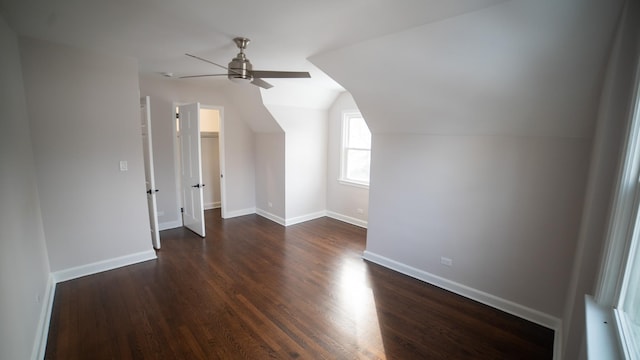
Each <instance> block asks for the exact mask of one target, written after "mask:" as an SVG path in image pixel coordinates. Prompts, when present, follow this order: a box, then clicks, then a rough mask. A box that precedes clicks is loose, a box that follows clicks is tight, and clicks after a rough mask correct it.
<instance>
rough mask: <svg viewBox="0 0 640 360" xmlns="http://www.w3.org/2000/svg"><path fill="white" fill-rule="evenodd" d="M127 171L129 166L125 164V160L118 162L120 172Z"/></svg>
mask: <svg viewBox="0 0 640 360" xmlns="http://www.w3.org/2000/svg"><path fill="white" fill-rule="evenodd" d="M127 170H129V164H127V161H126V160H120V171H127Z"/></svg>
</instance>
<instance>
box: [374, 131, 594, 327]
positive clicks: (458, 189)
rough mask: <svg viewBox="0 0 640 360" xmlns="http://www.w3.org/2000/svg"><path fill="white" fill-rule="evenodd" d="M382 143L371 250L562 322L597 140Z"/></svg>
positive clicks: (388, 138) (390, 139)
mask: <svg viewBox="0 0 640 360" xmlns="http://www.w3.org/2000/svg"><path fill="white" fill-rule="evenodd" d="M373 142H374V144H375V150H376V151H377V152H376V156H374V158H373V161H372V165H371V176H372V179H374V180H375V182H373V183H372V191H371V194H370V211H369V231H368V237H367V251H369V252H372V253H374V254H380V255H382V256H385V257H387V258H389V259H392V260H395V261H398V262H401V263H403V264H406V265H408V266H412V267H414V268H417V269H420V270H423V271H426V272H428V273H430V274H434V275H436V276H440V277H443V278H446V279H448V280H451V281H454V282H456V283H459V284H463V285H466V286H468V287H471V288H473V289H477V290H480V291H483V292H486V293H489V294H492V295H494V296H497V297H499V298H502V299H506V300H510V301H513V302H515V303H517V304H521V305H524V306H527V307H529V308H532V309H537V310H538V311H542V312H544V313H547V314H551V315H553V316H556V317H559V316H560V314H561V312H562V300H563V298H564V293H565V290H566V286H567V282H568V280H569V274H570V268H571V262H570V261H569V260H570V259H571V258H572V256H573V251H574V246H575V238H576V237H577V231H578V224H579V221H580V214H581V213H580V210H581V206H582V197H583V193H584V178H585V177H586V174H587V166H588V158H589V151H588V150H589V147H590V141H589V140H586V139H566V138H539V137H519V138H514V137H501V136H466V137H462V136H441V135H435V136H433V135H418V134H416V135H398V134H374V139H373ZM442 256H444V257H446V258H449V259H452V260H453V266H445V265H442V264H441V263H440V258H441V257H442Z"/></svg>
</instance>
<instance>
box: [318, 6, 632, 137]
mask: <svg viewBox="0 0 640 360" xmlns="http://www.w3.org/2000/svg"><path fill="white" fill-rule="evenodd" d="M621 6H622V1H620V0H613V1H598V0H539V1H538V0H537V1H525V0H522V1H517V0H514V1H509V2H505V3H502V4H499V5H496V6H492V7H489V8H485V9H482V10H479V11H475V12H470V13H465V14H462V15H459V16H455V17H451V18H447V19H444V20H442V21H439V22H433V23H429V24H426V25H423V26H419V27H415V28H411V29H408V30H405V31H402V32H397V33H394V34H391V35H387V36H383V37H379V38H376V39H372V40H369V41H364V42H360V43H357V44H354V45H351V46H346V47H343V48H341V49H337V50H334V51H329V52H326V53H323V54H319V55H316V56H314V57H312V58H311V59H310V60H311V61H312V62H313V63H314V64H316V65H317V66H319V67H320V68H321V69H322V70H324V71H325V72H327V73H328V74H329V75H330V76H331V77H333V78H334V79H336V80H337V81H338V82H340V84H342V85H343V86H344V87H345V88H347V89H348V90H349V91H350V92H351V93H352V94H353V96H354V98H355V99H356V101H357V102H358V105H359V106H360V108H361V109H362V110H363V111H364V112H365V117H366V118H367V122H368V123H369V126H370V128H371V129H372V131H373V132H396V133H402V132H421V133H435V134H452V133H455V134H518V135H546V136H567V137H585V136H586V137H588V136H591V134H592V133H593V126H594V121H595V111H596V109H597V103H598V98H599V93H600V85H601V81H602V78H603V72H604V67H605V64H606V60H607V56H608V51H609V46H610V44H611V40H612V37H613V34H614V31H615V24H616V22H617V19H618V16H619V13H620V10H621Z"/></svg>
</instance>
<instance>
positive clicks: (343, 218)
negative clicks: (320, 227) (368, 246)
mask: <svg viewBox="0 0 640 360" xmlns="http://www.w3.org/2000/svg"><path fill="white" fill-rule="evenodd" d="M327 216H328V217H330V218H332V219H336V220H340V221H342V222H346V223H348V224H351V225H355V226H359V227H361V228H365V229H366V228H367V225H368V222H367V221H366V220H362V219H356V218H354V217H351V216H347V215H343V214H339V213H337V212H333V211H329V210H327Z"/></svg>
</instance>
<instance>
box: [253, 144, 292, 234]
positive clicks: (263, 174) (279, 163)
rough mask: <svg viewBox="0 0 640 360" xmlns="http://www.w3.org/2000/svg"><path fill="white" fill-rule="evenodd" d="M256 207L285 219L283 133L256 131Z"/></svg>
mask: <svg viewBox="0 0 640 360" xmlns="http://www.w3.org/2000/svg"><path fill="white" fill-rule="evenodd" d="M255 151H256V154H255V155H256V208H258V209H260V210H262V211H266V212H268V213H269V214H271V215H274V216H277V217H278V221H279V222H283V221H284V219H285V216H286V215H285V134H283V133H280V134H278V133H256V148H255Z"/></svg>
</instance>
